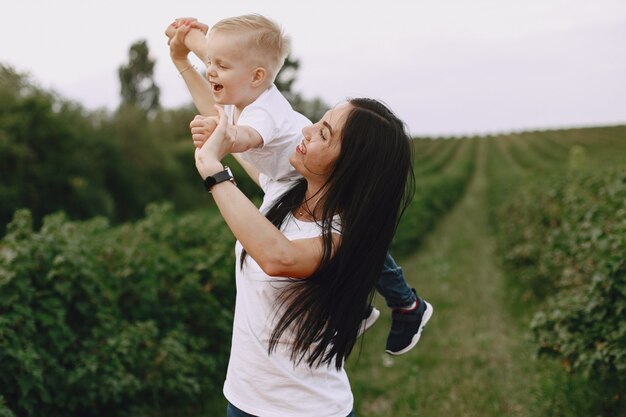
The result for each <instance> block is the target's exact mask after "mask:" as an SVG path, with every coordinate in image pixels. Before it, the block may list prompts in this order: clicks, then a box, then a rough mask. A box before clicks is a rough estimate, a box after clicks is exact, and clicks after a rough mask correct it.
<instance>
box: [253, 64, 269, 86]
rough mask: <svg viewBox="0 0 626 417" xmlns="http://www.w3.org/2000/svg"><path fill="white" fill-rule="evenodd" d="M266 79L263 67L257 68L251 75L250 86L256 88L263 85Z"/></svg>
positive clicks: (265, 71)
mask: <svg viewBox="0 0 626 417" xmlns="http://www.w3.org/2000/svg"><path fill="white" fill-rule="evenodd" d="M266 77H267V70H266V69H265V68H263V67H257V68H255V69H254V72H253V73H252V86H253V87H258V86H260V85H263V84H265V78H266Z"/></svg>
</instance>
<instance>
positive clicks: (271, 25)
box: [211, 14, 291, 83]
mask: <svg viewBox="0 0 626 417" xmlns="http://www.w3.org/2000/svg"><path fill="white" fill-rule="evenodd" d="M218 31H220V32H236V33H242V32H244V31H245V32H248V33H249V34H250V36H249V37H248V39H247V41H246V44H245V46H246V47H247V48H249V49H250V50H251V51H253V54H254V57H255V58H256V60H258V61H259V63H260V64H261V65H262V66H264V67H266V68H265V69H266V70H267V72H268V75H269V77H268V79H269V81H270V83H271V82H274V79H275V78H276V75H277V74H278V71H279V70H280V69H281V68H282V66H283V64H284V63H285V58H286V57H287V55H289V49H290V44H291V41H290V39H289V37H287V36H285V35H284V34H283V30H282V28H281V27H280V26H279V25H278V24H276V23H275V22H273V21H272V20H270V19H268V18H266V17H264V16H261V15H259V14H247V15H243V16H236V17H229V18H227V19H223V20H220V21H219V22H217V23H216V24H215V25H213V27H212V28H211V32H218Z"/></svg>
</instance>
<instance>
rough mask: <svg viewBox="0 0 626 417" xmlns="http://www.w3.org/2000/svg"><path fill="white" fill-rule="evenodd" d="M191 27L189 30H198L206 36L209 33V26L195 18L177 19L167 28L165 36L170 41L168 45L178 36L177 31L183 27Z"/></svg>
mask: <svg viewBox="0 0 626 417" xmlns="http://www.w3.org/2000/svg"><path fill="white" fill-rule="evenodd" d="M183 26H189V29H198V30H200V31H201V32H202V33H204V34H205V35H206V34H207V32H208V31H209V26H208V25H206V24H204V23H202V22H198V19H196V18H195V17H179V18H177V19H175V20H174V21H173V22H172V23H171V24H170V25H169V26H168V27H167V28H165V36H167V38H168V39H169V40H168V42H167V44H168V45H169V44H170V41H171V40H172V38H173V37H174V35H176V30H177V29H179V28H181V27H183Z"/></svg>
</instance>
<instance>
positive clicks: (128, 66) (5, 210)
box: [0, 41, 327, 234]
mask: <svg viewBox="0 0 626 417" xmlns="http://www.w3.org/2000/svg"><path fill="white" fill-rule="evenodd" d="M154 65H155V61H154V60H153V59H152V58H151V57H150V53H149V48H148V45H147V43H146V42H145V41H138V42H135V43H134V44H132V45H131V46H130V49H129V53H128V61H127V63H125V64H123V65H121V66H120V67H119V69H118V77H119V81H120V96H121V103H120V105H119V106H118V108H117V109H115V110H106V109H100V110H95V111H90V110H87V109H85V108H84V107H83V106H82V105H81V104H80V103H77V102H74V101H71V100H68V99H66V98H63V97H62V96H60V95H59V94H58V93H56V92H54V91H50V90H46V89H44V88H41V87H39V86H38V85H37V83H36V82H35V81H34V80H33V79H32V78H31V77H30V76H29V75H27V74H25V73H22V72H20V71H18V70H16V69H14V68H12V67H11V66H9V65H7V64H3V63H0V109H1V112H0V170H1V171H0V172H1V179H0V224H1V225H2V231H1V232H0V234H4V232H5V230H4V229H5V227H6V226H5V225H6V224H7V223H8V222H9V221H10V220H11V217H12V216H13V213H14V211H15V210H16V209H18V208H28V209H29V210H30V211H31V213H32V216H33V219H34V222H35V225H36V226H38V225H40V223H41V219H42V218H43V216H45V215H47V214H50V213H53V212H56V211H64V212H65V213H67V214H68V215H69V216H70V217H71V218H74V219H87V218H91V217H94V216H105V217H107V218H108V219H110V220H111V221H113V222H115V223H117V222H124V221H128V220H133V219H137V218H140V217H142V216H143V214H144V210H145V207H146V205H147V204H148V203H150V202H153V201H164V200H167V201H170V202H172V203H173V205H174V207H175V208H176V210H177V211H188V210H193V209H197V208H200V207H204V206H206V204H207V201H208V199H203V198H201V197H200V196H199V194H198V193H199V192H201V190H202V188H201V187H200V186H199V179H198V176H197V172H196V170H195V167H194V165H193V154H192V152H191V149H190V143H191V142H190V141H189V130H188V124H189V121H190V120H191V119H192V118H193V116H194V115H195V114H196V110H195V108H194V107H193V105H191V104H189V105H185V106H181V107H178V108H173V109H164V108H162V107H161V105H160V88H159V87H158V85H157V84H156V83H155V81H154V77H153V75H154ZM298 68H299V61H298V60H297V59H293V58H291V57H290V58H288V60H287V62H286V64H285V66H284V68H283V70H282V71H281V73H280V74H279V76H278V79H277V82H276V84H277V86H278V87H279V89H281V91H283V93H284V94H285V96H286V97H287V98H288V99H290V100H291V102H292V103H293V104H294V107H295V108H296V109H298V110H300V111H301V112H303V113H304V114H305V115H307V116H308V117H309V118H311V119H315V118H317V117H319V116H320V114H323V112H324V111H325V110H326V109H327V106H326V104H324V102H323V101H321V100H320V99H317V98H316V99H313V100H307V99H305V98H303V97H302V95H301V94H299V93H297V92H294V91H293V83H294V81H295V79H296V75H297V70H298ZM229 162H230V163H231V165H235V163H234V161H229ZM244 178H245V175H244V174H243V173H241V175H238V182H239V183H240V186H241V187H242V189H243V190H244V192H246V193H247V194H248V195H249V196H254V195H255V194H256V193H258V189H257V188H256V186H255V185H254V184H253V183H252V182H249V181H245V179H244Z"/></svg>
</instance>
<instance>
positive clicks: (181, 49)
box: [165, 18, 217, 116]
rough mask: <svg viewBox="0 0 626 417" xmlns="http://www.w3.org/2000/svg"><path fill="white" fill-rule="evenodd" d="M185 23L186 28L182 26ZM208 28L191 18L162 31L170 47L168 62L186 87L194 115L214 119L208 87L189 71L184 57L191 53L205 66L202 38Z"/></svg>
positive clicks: (201, 79) (199, 75)
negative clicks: (196, 111) (169, 60)
mask: <svg viewBox="0 0 626 417" xmlns="http://www.w3.org/2000/svg"><path fill="white" fill-rule="evenodd" d="M185 21H189V24H185V23H184V22H185ZM207 29H208V26H206V25H204V24H202V23H199V22H197V21H196V20H195V19H193V18H184V19H177V20H176V21H175V22H174V23H173V24H171V25H170V26H168V27H167V29H166V30H165V34H166V36H168V38H169V41H168V44H169V46H170V58H171V59H172V62H173V63H174V65H175V66H176V69H178V72H179V73H180V75H181V77H182V78H183V80H184V81H185V84H186V85H187V89H188V90H189V93H190V94H191V99H192V100H193V103H194V104H195V106H196V108H197V109H198V112H200V114H202V115H204V116H214V115H216V114H217V113H216V112H215V108H214V104H215V101H214V100H213V94H212V92H211V85H210V84H209V82H208V81H207V80H206V78H205V77H204V76H203V75H202V74H201V73H199V72H198V71H196V70H195V68H193V65H191V62H190V61H189V58H188V55H189V53H190V52H193V53H194V54H195V55H196V56H198V58H200V59H201V60H202V62H204V63H206V60H207V52H206V38H205V32H206V30H207Z"/></svg>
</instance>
